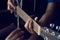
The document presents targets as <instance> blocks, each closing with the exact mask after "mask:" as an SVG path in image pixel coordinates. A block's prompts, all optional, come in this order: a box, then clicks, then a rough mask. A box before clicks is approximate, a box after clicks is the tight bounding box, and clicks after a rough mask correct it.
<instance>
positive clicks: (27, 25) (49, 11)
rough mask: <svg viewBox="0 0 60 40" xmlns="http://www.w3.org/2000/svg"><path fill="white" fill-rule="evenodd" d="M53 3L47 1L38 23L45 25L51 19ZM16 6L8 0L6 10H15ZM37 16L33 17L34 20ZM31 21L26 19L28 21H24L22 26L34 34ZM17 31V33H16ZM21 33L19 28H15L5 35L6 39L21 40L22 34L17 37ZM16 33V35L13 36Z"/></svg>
mask: <svg viewBox="0 0 60 40" xmlns="http://www.w3.org/2000/svg"><path fill="white" fill-rule="evenodd" d="M54 6H55V4H54V3H48V5H47V9H46V12H45V13H44V15H43V16H42V17H41V19H40V20H39V23H40V24H42V25H46V24H47V23H48V22H50V20H51V19H52V16H53V12H54ZM15 9H16V7H15V6H14V5H13V4H12V2H11V0H8V10H10V11H11V10H15ZM37 19H38V17H35V19H34V20H35V21H37ZM32 23H33V21H32V20H31V19H28V21H27V22H26V23H25V25H24V27H25V28H26V29H27V31H28V32H30V33H31V34H35V32H34V31H33V28H32V26H33V25H32ZM17 32H18V33H17ZM19 33H20V34H23V32H22V31H20V29H15V30H13V31H12V32H11V33H10V35H8V36H7V38H6V40H15V39H16V40H23V38H22V36H23V35H22V36H21V35H20V37H18V36H19V35H18V34H19ZM15 35H17V37H16V36H15Z"/></svg>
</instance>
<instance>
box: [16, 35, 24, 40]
mask: <svg viewBox="0 0 60 40" xmlns="http://www.w3.org/2000/svg"><path fill="white" fill-rule="evenodd" d="M16 40H24V36H22V37H19V38H17V39H16Z"/></svg>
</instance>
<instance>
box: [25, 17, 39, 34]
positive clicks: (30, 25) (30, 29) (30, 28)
mask: <svg viewBox="0 0 60 40" xmlns="http://www.w3.org/2000/svg"><path fill="white" fill-rule="evenodd" d="M37 19H38V17H35V19H34V20H35V21H37ZM24 27H25V28H26V29H27V31H28V32H30V33H31V34H35V32H34V30H33V20H31V19H29V20H28V21H27V22H26V23H25V25H24Z"/></svg>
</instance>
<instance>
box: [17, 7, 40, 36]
mask: <svg viewBox="0 0 60 40" xmlns="http://www.w3.org/2000/svg"><path fill="white" fill-rule="evenodd" d="M17 14H18V15H19V16H20V17H21V18H22V19H23V20H24V21H25V22H26V21H27V20H28V19H31V20H33V19H32V18H31V17H30V16H29V15H28V14H27V13H26V12H24V11H23V10H22V9H21V8H20V7H19V6H17ZM33 25H34V26H33V30H34V31H35V32H36V33H37V34H38V35H40V32H41V27H40V25H38V24H37V23H36V22H35V21H34V20H33Z"/></svg>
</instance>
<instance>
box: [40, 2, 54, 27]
mask: <svg viewBox="0 0 60 40" xmlns="http://www.w3.org/2000/svg"><path fill="white" fill-rule="evenodd" d="M54 6H55V4H54V3H48V6H47V9H46V12H45V13H44V15H43V16H42V17H41V19H40V20H39V22H40V24H41V25H42V26H45V25H47V23H49V22H51V20H52V18H53V12H54Z"/></svg>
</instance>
